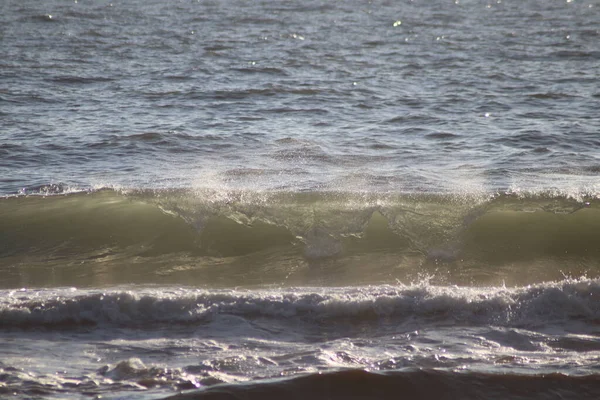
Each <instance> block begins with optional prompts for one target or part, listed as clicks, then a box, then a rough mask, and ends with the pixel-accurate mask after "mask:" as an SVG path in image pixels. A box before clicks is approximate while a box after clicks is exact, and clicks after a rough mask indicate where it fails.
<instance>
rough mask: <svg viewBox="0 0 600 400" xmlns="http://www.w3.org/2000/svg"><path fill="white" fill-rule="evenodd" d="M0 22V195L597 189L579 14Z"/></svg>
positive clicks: (117, 10)
mask: <svg viewBox="0 0 600 400" xmlns="http://www.w3.org/2000/svg"><path fill="white" fill-rule="evenodd" d="M1 14H2V16H1V17H0V18H2V21H1V25H2V36H1V37H2V47H3V58H2V61H1V72H0V73H1V76H2V91H1V92H0V95H1V97H0V101H1V102H2V110H1V112H2V134H3V137H2V144H1V146H2V147H0V151H1V153H0V154H1V161H0V168H2V170H1V171H2V174H1V175H2V177H1V178H0V189H1V190H2V191H3V192H4V193H12V192H15V191H17V190H19V189H22V188H23V187H28V186H36V185H42V184H48V183H57V182H62V183H66V184H69V185H72V186H79V187H84V188H87V187H90V186H106V185H119V186H153V187H154V186H169V187H170V186H174V185H177V186H190V185H192V186H193V185H202V184H206V182H210V183H211V184H215V181H217V183H222V181H226V183H227V184H229V185H241V186H244V187H248V186H253V187H261V188H276V189H281V188H294V189H299V188H300V189H305V190H306V189H315V188H322V187H327V188H331V187H334V188H339V187H342V188H356V187H360V188H364V187H370V188H376V189H378V190H408V191H410V190H432V191H439V190H450V191H452V190H455V188H456V186H457V185H462V186H465V185H467V184H468V185H470V187H476V188H483V189H485V190H495V189H507V188H514V187H518V188H530V187H534V188H536V189H539V188H545V187H546V186H549V185H551V186H555V187H559V188H560V189H564V188H565V187H568V189H567V190H571V191H573V190H584V191H585V190H586V189H585V188H589V186H590V185H592V186H594V187H595V188H596V189H597V186H596V185H597V183H596V181H595V180H594V178H595V176H596V174H597V173H598V170H599V165H600V163H599V161H598V152H597V148H598V146H599V145H600V142H598V129H599V127H600V125H599V122H598V121H599V119H598V109H599V108H600V97H599V96H600V92H599V91H598V90H599V89H598V84H597V81H598V65H599V64H598V61H599V59H600V45H599V43H600V40H599V38H600V33H599V30H598V24H597V21H598V4H597V3H596V2H594V1H573V2H568V1H567V2H565V1H551V2H547V1H532V0H527V1H520V2H513V1H504V2H502V1H499V2H480V1H457V2H452V1H434V2H422V1H402V2H391V1H389V2H378V1H370V2H362V1H360V2H359V1H347V2H335V3H331V2H321V1H278V2H251V3H247V2H234V1H229V0H228V1H213V2H211V1H198V2H193V1H174V2H166V1H134V0H132V1H126V2H125V1H124V2H113V3H110V2H107V1H97V2H96V1H94V2H92V1H78V2H64V1H60V2H59V1H48V2H42V3H40V2H36V1H18V2H17V1H8V2H4V3H3V5H2V13H1ZM557 181H558V182H557ZM588 191H589V190H588Z"/></svg>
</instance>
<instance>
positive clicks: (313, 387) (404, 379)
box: [168, 370, 600, 400]
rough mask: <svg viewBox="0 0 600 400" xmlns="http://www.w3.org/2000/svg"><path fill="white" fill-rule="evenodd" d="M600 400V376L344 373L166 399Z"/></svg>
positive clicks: (217, 388)
mask: <svg viewBox="0 0 600 400" xmlns="http://www.w3.org/2000/svg"><path fill="white" fill-rule="evenodd" d="M598 396H600V376H598V375H592V376H583V377H571V376H566V375H562V374H548V375H529V376H526V375H512V374H502V375H500V374H485V373H472V372H471V373H467V372H462V373H461V372H447V371H436V370H409V371H402V372H397V371H389V372H367V371H364V370H342V371H337V372H330V373H325V374H310V375H305V376H301V377H295V378H283V379H279V380H270V381H265V382H260V383H256V382H253V383H245V384H236V385H217V386H213V387H209V388H208V389H205V390H200V391H195V392H190V393H185V394H179V395H175V396H171V397H168V399H169V400H192V399H199V400H201V399H211V400H217V399H238V398H244V399H249V400H251V399H266V398H273V399H275V398H279V399H285V398H292V399H296V398H307V397H310V398H313V399H328V400H333V399H382V400H383V399H398V398H399V397H400V398H410V399H495V398H505V399H554V398H562V399H596V398H598Z"/></svg>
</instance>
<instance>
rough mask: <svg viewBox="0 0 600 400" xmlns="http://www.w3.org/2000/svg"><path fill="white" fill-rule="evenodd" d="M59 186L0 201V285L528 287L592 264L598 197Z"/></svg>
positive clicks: (597, 256) (599, 247)
mask: <svg viewBox="0 0 600 400" xmlns="http://www.w3.org/2000/svg"><path fill="white" fill-rule="evenodd" d="M54 189H55V188H50V189H48V190H45V191H41V193H42V194H44V195H45V196H42V195H38V196H16V197H8V198H3V199H0V226H1V227H2V229H0V256H1V258H0V269H1V271H2V273H3V275H4V279H3V280H2V283H1V285H2V286H3V287H21V286H27V287H29V286H47V285H58V286H61V285H62V286H65V285H76V286H82V285H83V286H85V285H102V284H119V283H128V282H132V281H134V279H135V281H139V282H140V283H144V282H146V283H148V282H158V283H179V284H186V283H193V284H199V283H200V284H201V283H210V284H217V285H218V284H223V285H225V286H228V285H244V284H275V283H278V284H281V283H288V284H292V285H299V284H309V285H310V284H315V283H318V284H330V285H337V284H345V283H349V282H351V283H352V284H357V283H358V284H361V283H385V282H390V281H394V280H397V279H399V280H403V281H404V280H405V279H408V278H415V277H417V276H418V275H420V274H423V273H426V274H434V275H436V276H437V277H438V278H440V279H445V280H446V283H452V282H454V283H459V284H460V283H467V284H473V283H479V284H489V283H494V284H496V283H502V282H504V283H507V284H512V283H515V284H522V283H535V282H542V281H547V280H556V279H559V278H562V277H564V275H568V276H580V275H583V274H587V275H588V276H590V277H593V276H596V275H597V273H598V271H599V270H600V269H599V268H598V267H599V264H600V236H598V235H597V232H598V231H599V230H600V208H598V206H597V204H596V203H595V202H593V201H592V200H593V199H591V200H589V201H586V200H585V199H584V200H581V199H577V200H575V199H568V198H564V197H560V196H552V195H549V194H545V195H536V196H533V195H531V196H516V195H498V196H490V197H486V198H480V197H479V198H478V197H475V196H446V195H431V194H419V195H414V194H413V195H411V194H369V193H336V192H331V193H327V192H323V193H314V192H307V193H298V192H293V193H287V192H245V191H225V192H219V191H215V190H195V191H194V190H162V191H161V190H154V191H149V190H147V191H142V190H140V191H129V192H117V191H114V190H100V191H96V192H90V193H88V192H84V193H70V194H61V191H60V190H58V189H57V190H54ZM59 189H60V188H59ZM46 194H50V195H46ZM42 271H45V272H44V273H40V272H42Z"/></svg>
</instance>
